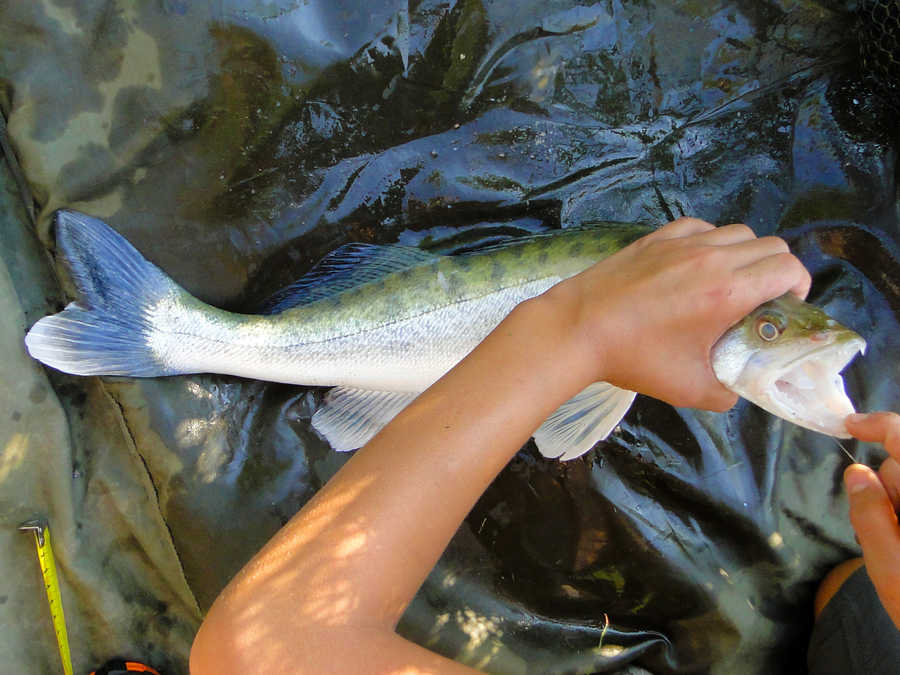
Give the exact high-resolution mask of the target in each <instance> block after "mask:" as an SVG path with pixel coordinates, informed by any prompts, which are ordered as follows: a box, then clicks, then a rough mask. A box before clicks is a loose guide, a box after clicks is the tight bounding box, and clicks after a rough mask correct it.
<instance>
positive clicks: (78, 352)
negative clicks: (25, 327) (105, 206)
mask: <svg viewBox="0 0 900 675" xmlns="http://www.w3.org/2000/svg"><path fill="white" fill-rule="evenodd" d="M56 240H57V244H58V247H59V250H60V251H61V252H62V253H63V255H64V256H65V259H66V262H67V263H68V266H69V270H70V273H71V277H72V280H73V282H74V283H75V285H76V286H77V288H78V291H79V294H80V296H81V297H80V298H79V300H78V302H73V303H71V304H69V305H68V306H67V307H66V309H65V310H63V311H62V312H60V313H59V314H54V315H53V316H48V317H44V318H43V319H41V320H40V321H38V322H37V323H36V324H35V325H34V326H33V327H32V329H31V330H30V331H29V332H28V335H26V336H25V346H26V347H27V349H28V353H29V354H31V356H32V357H34V358H35V359H37V360H39V361H41V362H43V363H45V364H46V365H48V366H50V367H52V368H56V369H57V370H61V371H63V372H66V373H72V374H74V375H127V376H130V377H155V376H157V375H168V374H173V373H172V370H171V369H169V368H167V367H166V365H165V364H164V363H162V362H160V360H159V359H158V358H157V357H156V356H155V355H154V353H153V350H152V347H151V342H150V340H151V337H152V335H153V332H154V325H153V312H154V309H156V308H157V307H158V304H159V302H160V301H161V300H164V299H165V298H166V297H172V295H173V294H174V293H178V292H181V289H180V288H179V287H178V286H177V285H176V284H175V282H174V281H172V280H171V279H169V277H167V276H166V275H165V274H164V273H163V272H162V271H161V270H160V269H159V268H158V267H156V265H154V264H153V263H151V262H149V261H147V260H145V259H144V257H143V256H142V255H141V254H140V253H138V252H137V250H136V249H135V248H134V247H133V246H132V245H131V244H129V243H128V242H127V241H125V239H124V238H123V237H122V236H121V235H119V234H118V233H116V232H115V231H114V230H113V229H112V228H110V227H109V226H108V225H106V224H105V223H104V222H103V221H101V220H98V219H97V218H92V217H90V216H86V215H84V214H82V213H77V212H75V211H58V212H57V213H56Z"/></svg>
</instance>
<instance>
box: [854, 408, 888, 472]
mask: <svg viewBox="0 0 900 675" xmlns="http://www.w3.org/2000/svg"><path fill="white" fill-rule="evenodd" d="M844 426H845V427H847V431H849V432H850V434H851V435H853V436H855V437H856V438H858V439H859V440H861V441H866V442H869V443H881V444H882V445H883V446H884V448H885V450H887V451H888V454H889V455H890V456H891V457H893V458H894V459H895V460H897V461H898V462H900V415H898V414H897V413H893V412H877V413H870V414H868V415H849V416H848V417H847V419H846V421H845V422H844Z"/></svg>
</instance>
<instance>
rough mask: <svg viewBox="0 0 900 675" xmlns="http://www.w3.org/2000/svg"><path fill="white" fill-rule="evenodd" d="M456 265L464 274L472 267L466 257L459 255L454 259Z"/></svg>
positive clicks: (469, 259) (468, 258)
mask: <svg viewBox="0 0 900 675" xmlns="http://www.w3.org/2000/svg"><path fill="white" fill-rule="evenodd" d="M456 264H457V265H458V266H459V269H461V270H462V271H463V272H466V271H468V270H469V268H470V267H472V259H471V258H470V257H469V256H467V255H461V256H458V257H457V258H456Z"/></svg>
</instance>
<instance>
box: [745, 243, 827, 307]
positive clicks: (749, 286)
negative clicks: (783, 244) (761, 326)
mask: <svg viewBox="0 0 900 675" xmlns="http://www.w3.org/2000/svg"><path fill="white" fill-rule="evenodd" d="M766 239H769V237H766ZM757 241H759V242H762V241H764V240H763V239H758V240H757ZM752 243H753V242H747V243H745V244H739V245H738V246H741V247H747V248H750V244H752ZM763 246H769V247H777V244H776V243H774V242H770V243H766V244H763ZM756 253H759V251H756ZM736 281H737V285H738V289H739V290H741V291H743V292H744V294H745V295H746V300H747V301H748V302H751V301H752V302H755V303H756V304H754V305H753V306H754V307H758V306H759V305H761V304H762V303H764V302H767V301H768V300H772V299H774V298H777V297H779V296H782V295H784V294H785V293H788V292H790V293H793V294H794V295H796V296H797V297H798V298H800V299H801V300H803V299H804V298H806V296H807V294H808V293H809V287H810V285H811V284H812V277H810V275H809V272H808V271H807V269H806V268H805V267H804V266H803V263H801V262H800V260H799V259H797V258H796V257H795V256H793V255H792V254H790V253H783V252H777V253H772V254H771V255H766V256H765V257H759V258H757V259H756V260H755V261H753V262H751V263H750V264H747V265H744V266H743V267H741V268H740V269H739V270H737V272H736Z"/></svg>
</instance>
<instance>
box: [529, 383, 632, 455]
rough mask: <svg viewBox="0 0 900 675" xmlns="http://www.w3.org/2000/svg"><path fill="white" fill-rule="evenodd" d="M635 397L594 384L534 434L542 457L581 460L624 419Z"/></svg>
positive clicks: (569, 401)
mask: <svg viewBox="0 0 900 675" xmlns="http://www.w3.org/2000/svg"><path fill="white" fill-rule="evenodd" d="M635 396H636V394H635V392H633V391H628V390H626V389H619V388H618V387H614V386H613V385H611V384H607V383H606V382H595V383H594V384H592V385H591V386H589V387H587V388H586V389H584V390H583V391H581V392H580V393H578V394H576V395H575V396H574V397H572V398H571V399H569V400H568V401H566V402H565V403H563V404H562V405H561V406H560V407H559V408H558V409H557V410H556V412H554V413H553V414H552V415H550V417H548V418H547V419H546V421H545V422H544V423H543V424H542V425H541V426H540V428H539V429H538V430H537V431H536V432H535V433H534V442H535V443H537V446H538V450H540V451H541V454H542V455H544V457H549V458H551V459H552V458H558V459H560V460H567V459H575V458H576V457H580V456H581V455H583V454H584V453H586V452H587V451H588V450H590V449H591V448H592V447H594V444H595V443H597V442H598V441H602V440H603V439H604V438H606V437H607V436H609V433H610V432H611V431H612V430H613V429H614V428H615V426H616V425H617V424H618V423H619V422H620V421H621V419H622V418H623V417H625V413H627V412H628V409H629V408H630V407H631V403H632V401H634V397H635Z"/></svg>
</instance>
